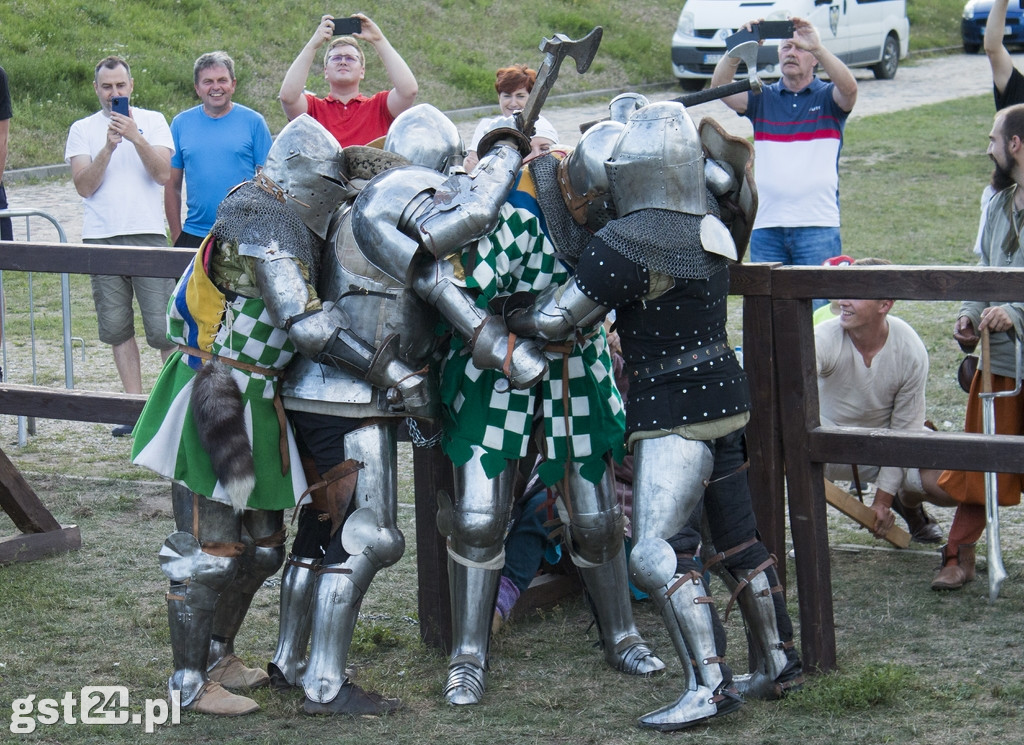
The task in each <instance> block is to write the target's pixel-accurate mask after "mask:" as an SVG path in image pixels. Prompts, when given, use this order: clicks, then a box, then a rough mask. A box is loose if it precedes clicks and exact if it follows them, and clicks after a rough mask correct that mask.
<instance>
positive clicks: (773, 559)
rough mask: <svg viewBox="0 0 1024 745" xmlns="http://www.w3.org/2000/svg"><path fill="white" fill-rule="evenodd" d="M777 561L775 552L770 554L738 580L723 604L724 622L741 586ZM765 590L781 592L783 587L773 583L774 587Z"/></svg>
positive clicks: (743, 586) (727, 618)
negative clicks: (725, 603) (726, 603)
mask: <svg viewBox="0 0 1024 745" xmlns="http://www.w3.org/2000/svg"><path fill="white" fill-rule="evenodd" d="M778 563H779V560H778V559H777V558H776V557H775V554H770V555H769V556H768V558H767V559H765V560H764V561H762V562H761V563H760V564H758V565H757V566H756V567H755V568H754V570H753V571H751V572H750V573H749V574H748V575H747V576H746V577H744V578H742V579H741V580H739V582H738V583H737V584H736V589H734V590H733V591H732V597H731V598H729V603H728V605H726V606H725V621H724V622H728V620H729V611H730V610H732V606H733V603H735V602H736V598H738V597H739V595H740V592H741V591H742V590H743V588H745V587H746V586H747V585H749V584H750V580H751V579H753V578H754V577H756V576H757V575H758V574H760V573H761V572H763V571H764V570H765V569H767V568H768V567H773V566H775V565H777V564H778ZM765 592H766V593H767V595H769V596H770V595H771V594H772V593H775V592H783V588H782V585H775V586H774V587H770V588H768V589H767V590H766V591H765Z"/></svg>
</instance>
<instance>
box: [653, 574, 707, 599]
mask: <svg viewBox="0 0 1024 745" xmlns="http://www.w3.org/2000/svg"><path fill="white" fill-rule="evenodd" d="M701 581H702V579H701V576H700V573H698V572H694V571H690V572H687V573H686V574H684V575H682V576H681V577H679V579H677V580H676V581H675V582H673V583H672V584H671V585H669V588H668V590H666V591H665V596H666V597H672V595H673V594H675V591H676V590H678V589H679V588H680V587H682V586H683V585H685V584H686V583H687V582H694V583H697V582H701ZM694 602H695V603H704V604H710V603H714V602H715V601H714V600H713V599H712V598H711V597H709V596H708V595H704V596H703V597H699V598H697V599H696V600H694Z"/></svg>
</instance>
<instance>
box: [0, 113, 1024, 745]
mask: <svg viewBox="0 0 1024 745" xmlns="http://www.w3.org/2000/svg"><path fill="white" fill-rule="evenodd" d="M991 114H992V112H991V99H990V98H988V97H987V96H978V97H977V98H973V99H967V100H965V101H961V102H957V103H947V104H942V105H938V106H931V107H924V108H921V109H917V110H913V111H910V112H904V113H899V114H889V115H884V116H877V117H867V118H864V119H860V120H856V121H855V122H851V124H850V126H849V128H848V130H847V145H846V147H845V149H844V157H843V165H842V191H843V194H842V199H843V205H842V206H843V216H844V241H845V248H846V251H847V252H848V253H851V254H853V255H855V256H866V255H875V256H883V257H885V258H889V259H891V260H893V261H896V262H903V263H910V264H934V265H940V264H943V265H945V264H953V265H956V264H959V265H968V264H973V263H974V259H973V257H972V255H971V253H970V246H971V244H972V243H973V237H974V230H975V228H976V225H977V209H978V196H979V194H980V191H981V187H982V185H983V184H984V182H985V180H986V179H987V175H988V172H989V170H990V168H989V165H988V163H987V161H986V160H985V159H984V155H983V153H984V147H985V136H986V134H987V131H988V126H989V122H990V121H991ZM36 280H37V281H36V282H35V283H34V296H35V305H36V311H37V312H36V319H35V323H36V328H37V334H38V335H39V337H40V342H39V344H38V345H37V347H38V349H37V356H38V359H39V366H40V374H39V382H40V383H45V384H48V385H62V382H63V373H62V370H63V368H62V359H61V357H60V354H59V346H58V344H57V342H56V339H58V338H59V321H58V320H57V317H56V316H57V313H58V311H57V308H58V303H57V301H56V293H57V288H56V284H55V279H54V278H50V277H42V276H37V278H36ZM4 282H5V290H6V293H7V312H8V319H7V320H8V325H7V343H8V352H9V355H12V358H13V355H15V354H17V355H19V357H18V359H20V360H24V359H25V357H24V356H25V355H28V354H29V350H30V347H29V344H28V342H27V334H28V332H27V329H28V323H29V321H28V317H27V310H26V309H27V305H28V302H27V292H28V288H27V284H26V282H25V280H24V278H23V277H19V276H18V275H17V274H16V273H9V272H5V274H4ZM72 295H73V298H74V304H75V312H74V319H75V320H74V325H73V332H74V334H75V335H76V336H81V337H83V338H84V339H87V340H89V341H88V344H89V348H88V351H87V353H86V358H85V362H84V363H81V362H79V361H77V359H78V358H77V352H76V378H78V379H79V381H80V387H83V388H95V389H103V390H117V388H118V384H117V378H116V374H115V373H114V372H113V366H112V363H111V362H110V361H109V353H108V352H107V351H106V350H105V349H103V348H102V347H99V346H98V345H97V344H96V342H95V341H94V339H95V333H96V332H95V321H94V319H92V311H91V299H90V297H89V295H88V289H87V283H86V282H85V281H84V279H83V278H73V282H72ZM955 310H956V308H955V305H954V304H949V303H943V304H931V303H898V304H897V311H895V312H897V313H898V314H899V315H900V316H901V317H903V318H904V319H905V320H907V321H909V322H910V323H911V324H912V325H914V326H915V327H916V328H917V329H918V331H919V332H920V333H921V335H922V337H923V338H924V339H925V343H926V346H927V347H928V348H929V351H930V353H931V373H930V378H929V407H928V415H929V417H931V418H932V419H934V420H935V421H936V422H937V423H938V424H940V427H942V426H947V424H946V423H948V426H947V428H948V429H952V430H958V429H960V427H961V424H962V417H963V404H964V399H965V396H964V395H963V394H962V393H961V392H960V391H959V390H958V389H957V388H956V387H955V382H954V381H953V378H952V371H953V369H954V366H955V363H956V362H957V361H958V360H959V352H958V351H957V350H956V347H955V345H954V344H953V342H952V341H951V339H950V335H949V334H950V329H951V326H952V322H953V318H954V316H955ZM153 357H154V356H153V355H148V356H147V357H146V364H147V367H146V369H145V371H144V372H145V376H146V379H147V381H152V380H153V378H154V376H155V374H156V368H155V364H154V362H153ZM19 382H23V381H19ZM15 426H16V423H15V420H14V419H13V418H12V417H3V418H2V419H0V444H2V447H3V448H4V450H5V452H7V453H8V455H9V456H10V457H11V458H12V460H13V461H14V463H15V465H16V466H18V467H19V468H20V469H22V471H23V472H24V473H25V474H26V475H27V478H28V480H29V482H30V483H31V485H32V486H33V487H34V488H35V490H36V491H37V493H39V494H40V495H41V497H42V498H43V500H44V502H45V503H46V504H47V506H48V507H49V508H50V509H51V510H52V511H53V513H54V514H55V515H56V517H57V519H58V520H59V521H60V522H61V523H63V524H70V523H75V524H78V525H80V526H81V529H82V535H83V543H84V546H83V549H82V550H81V551H79V552H76V553H73V554H69V555H64V556H59V557H54V558H50V559H45V560H41V561H37V562H34V563H31V564H16V565H10V566H6V567H0V728H2V729H0V731H2V732H3V735H0V741H2V742H29V743H47V744H49V743H54V744H56V743H60V744H61V745H65V744H67V743H74V744H76V745H77V744H78V743H83V744H89V745H92V744H93V743H97V744H98V743H104V744H106V743H111V742H113V743H120V742H124V743H136V742H139V741H152V742H163V743H195V742H221V743H294V742H308V743H366V742H385V741H386V742H390V743H395V744H396V745H404V744H406V743H408V744H409V745H414V744H415V745H418V744H419V743H427V742H431V743H433V742H437V743H449V742H458V743H463V744H465V745H477V744H478V743H479V744H480V745H491V744H493V743H495V742H500V743H503V744H504V743H510V744H511V745H530V744H535V743H545V744H547V743H552V744H554V743H558V744H563V743H564V744H566V745H576V744H577V743H585V744H587V745H590V744H593V745H606V744H615V745H617V744H619V743H630V744H632V743H650V742H660V741H661V738H662V737H663V736H661V735H656V734H652V733H648V732H643V731H640V730H638V729H636V728H635V726H634V721H635V719H636V717H637V716H639V715H640V714H643V713H644V712H647V711H650V710H652V709H654V708H657V707H658V706H660V705H662V704H664V703H666V702H668V701H670V700H673V699H675V697H676V696H677V695H678V693H679V690H680V686H681V685H682V682H681V681H682V676H681V673H680V670H679V666H678V663H677V662H676V661H675V660H674V659H671V657H672V655H671V651H670V650H671V644H670V642H669V639H668V637H667V635H666V634H665V632H664V629H663V627H662V625H661V623H660V620H659V619H658V617H657V615H656V614H655V612H654V611H653V609H652V608H651V607H650V606H649V604H646V603H639V604H636V605H635V607H634V610H635V613H636V617H637V622H638V625H639V626H640V629H641V631H642V632H643V633H644V634H645V636H646V637H647V638H648V639H649V640H650V641H651V642H652V644H653V645H654V646H655V647H656V649H657V650H658V651H659V652H660V653H661V654H663V655H664V656H665V657H666V660H667V662H668V665H669V669H668V671H667V674H666V675H663V676H661V677H659V678H656V679H652V680H648V681H636V680H631V679H627V678H624V677H622V676H620V675H618V674H615V673H613V672H611V671H610V670H608V669H607V667H606V666H605V665H604V663H603V662H602V659H601V656H600V654H599V653H598V652H597V651H596V650H595V649H594V648H593V643H594V642H595V641H596V634H595V632H594V630H593V629H592V628H591V627H590V614H589V610H588V609H587V607H586V605H585V603H584V602H583V601H582V600H581V599H579V598H567V599H565V600H564V601H563V602H561V603H560V604H559V605H557V606H555V607H553V608H549V609H546V610H544V611H540V612H536V613H533V614H529V615H528V616H527V617H526V618H524V619H522V620H520V621H518V622H516V623H513V624H512V625H511V626H510V627H509V628H507V629H506V630H505V631H503V632H502V634H500V635H499V636H498V637H497V638H496V640H495V642H494V645H493V647H492V653H493V660H492V669H491V672H490V677H489V681H488V692H487V694H486V697H485V700H484V702H483V704H481V705H480V706H477V707H469V708H467V709H452V708H450V707H447V706H446V705H445V704H444V703H443V700H442V698H441V689H442V686H443V681H444V676H445V664H446V663H445V659H444V658H443V656H442V655H441V654H440V653H439V652H437V651H435V650H432V649H428V648H426V647H424V646H423V645H422V644H421V643H420V641H419V635H418V627H417V618H416V616H417V604H416V576H415V569H414V567H415V556H416V545H415V530H414V524H413V511H412V485H411V474H410V472H409V471H410V468H409V462H410V452H409V450H408V447H406V448H404V449H403V450H402V453H401V461H402V465H403V471H402V474H401V477H402V478H401V490H400V498H401V501H402V508H401V511H400V515H401V525H402V528H403V530H404V532H405V535H406V539H407V542H408V548H407V551H406V555H405V557H404V558H403V560H402V561H401V562H400V563H399V564H398V565H396V566H395V567H392V568H390V569H388V570H386V571H385V572H384V573H382V574H381V575H380V576H379V577H378V578H377V580H376V581H375V583H374V585H373V586H372V588H371V590H370V593H369V594H368V596H367V598H366V602H365V603H364V605H363V607H362V612H361V621H360V624H359V625H358V627H357V637H356V643H355V645H354V647H353V653H352V657H351V662H352V663H354V664H355V666H356V667H357V670H358V677H357V680H358V681H359V682H360V683H363V684H365V685H366V686H367V687H370V688H375V689H378V690H381V691H383V692H385V693H387V694H389V695H398V696H400V697H402V698H403V700H404V701H405V703H406V708H405V710H404V711H402V712H400V713H398V714H397V715H396V716H394V717H390V718H386V719H383V720H379V721H377V720H348V719H342V720H322V719H312V718H308V717H305V716H304V715H303V714H302V713H301V712H300V711H299V707H300V702H301V699H300V698H298V697H296V696H281V695H278V694H274V693H271V692H269V691H258V692H256V693H255V694H254V697H255V698H256V700H257V701H258V702H259V703H260V704H261V706H262V707H263V710H262V711H261V712H260V713H258V714H256V715H253V716H251V717H247V718H244V719H240V720H228V721H224V720H221V721H216V720H211V719H209V718H203V717H201V716H194V715H185V716H184V717H183V719H182V721H181V723H180V724H177V725H173V726H163V727H160V728H158V729H157V731H156V733H154V734H151V735H149V734H144V733H143V732H142V729H141V725H136V726H133V725H130V724H128V725H123V726H104V725H98V724H82V723H70V722H66V721H58V722H56V723H53V724H46V725H43V724H38V726H37V728H36V731H35V732H33V733H31V734H21V733H18V732H13V731H10V725H11V724H12V722H11V712H12V708H11V707H12V703H13V701H14V700H15V699H22V698H25V697H28V696H35V699H34V702H36V703H38V701H39V699H42V698H52V699H61V698H62V697H63V696H64V694H65V693H66V692H73V693H74V694H75V695H76V696H77V695H78V694H79V692H80V690H81V688H82V687H83V686H90V685H119V686H124V687H126V688H127V689H128V691H129V692H130V708H131V710H132V711H141V708H142V705H143V701H144V700H145V699H156V698H160V697H162V696H163V695H164V692H165V683H166V678H167V676H168V675H169V673H170V650H169V639H168V632H167V624H166V610H165V604H164V597H163V596H164V592H165V591H166V580H165V578H164V577H163V575H162V574H161V573H160V570H159V567H158V562H157V559H156V553H157V550H158V547H159V545H160V543H161V542H162V541H163V539H164V537H165V536H166V535H167V533H168V532H170V531H171V530H172V525H173V520H172V518H171V515H170V511H169V500H168V499H167V496H168V491H169V490H168V487H167V485H166V484H161V483H157V482H155V481H154V480H153V478H152V475H151V474H149V473H148V472H145V471H143V470H141V469H138V468H135V467H133V466H131V465H130V464H129V463H128V443H127V442H125V441H124V440H112V439H111V438H110V436H109V430H108V428H107V427H104V426H103V425H90V424H78V423H65V422H60V421H56V420H40V421H39V422H38V428H37V434H35V435H33V436H31V437H30V438H29V444H28V446H27V447H25V448H18V447H16V446H15V445H14V444H13V440H14V439H15ZM935 514H936V516H937V517H938V519H939V521H940V523H941V524H942V525H943V527H944V528H945V529H947V530H948V527H949V523H950V520H951V518H952V511H951V510H942V509H937V510H935ZM12 531H13V526H12V525H11V524H10V521H9V520H8V518H6V517H5V516H2V515H0V534H9V533H11V532H12ZM828 533H829V542H830V546H831V561H832V567H833V573H832V583H833V597H832V602H833V605H834V609H835V627H836V629H835V630H836V637H837V643H838V670H837V671H836V672H835V673H833V674H830V675H827V676H817V677H813V678H812V679H811V680H810V681H809V683H808V685H807V686H805V688H804V690H802V691H800V692H799V693H797V694H795V695H793V696H791V697H790V698H789V699H788V700H786V701H784V702H781V703H761V702H749V703H748V704H747V705H746V706H745V707H743V709H741V710H740V711H739V712H737V713H736V714H733V715H730V716H728V717H725V718H723V719H721V720H716V721H713V722H711V723H709V724H708V725H706V726H702V727H698V728H695V729H694V730H691V731H689V732H687V733H685V734H681V735H678V736H675V737H674V740H673V741H675V740H679V741H683V739H685V741H686V742H694V743H713V742H714V743H717V742H739V743H751V744H758V745H784V744H788V743H792V742H794V741H796V742H801V743H805V744H806V745H832V744H833V743H854V744H858V745H878V744H879V743H907V744H909V745H962V743H965V742H977V743H1001V744H1002V743H1010V744H1013V743H1022V742H1024V733H1022V731H1021V726H1020V722H1021V717H1022V716H1024V710H1022V702H1024V672H1022V669H1024V667H1022V663H1024V652H1022V647H1021V644H1020V634H1019V627H1020V618H1021V612H1022V610H1024V540H1022V538H1024V516H1022V513H1021V511H1020V510H1019V509H1006V510H1003V545H1004V558H1005V561H1006V564H1007V568H1008V570H1009V572H1010V577H1009V579H1007V581H1006V583H1005V584H1004V585H1003V592H1002V597H1001V598H1000V599H999V601H998V602H996V603H995V604H993V605H989V604H988V602H987V577H986V575H985V572H984V571H982V572H981V573H980V574H979V578H978V581H977V582H975V583H974V584H973V585H969V586H968V587H967V589H965V590H963V591H962V592H959V593H952V594H948V595H946V594H938V593H934V592H932V591H931V590H930V589H929V583H930V579H931V576H932V573H933V571H934V569H935V567H936V565H937V557H936V553H935V551H934V550H933V549H923V548H921V547H917V546H914V547H912V550H908V551H890V550H888V549H887V548H886V546H885V545H884V544H879V543H878V542H876V541H874V540H873V539H872V538H871V537H870V536H869V535H868V534H867V533H866V532H864V531H863V530H860V529H858V528H856V527H855V526H854V525H853V524H852V523H851V522H850V521H849V520H848V519H846V518H844V517H842V516H840V515H838V514H837V513H835V512H832V511H830V514H829V531H828ZM980 548H982V550H981V551H979V553H983V547H980ZM782 560H783V561H788V562H789V565H788V576H789V578H790V586H789V587H788V599H789V604H790V612H791V614H792V615H793V616H794V619H795V618H796V598H797V593H798V592H799V590H800V588H799V587H797V586H796V582H795V579H793V578H794V577H795V570H794V567H793V564H792V561H791V560H790V559H786V558H785V557H782ZM983 567H984V562H982V568H983ZM271 585H273V583H271ZM714 592H715V595H716V600H717V602H718V604H719V607H724V603H725V602H726V594H725V592H724V590H723V588H722V587H721V585H720V584H717V583H716V584H715V587H714ZM277 602H278V589H277V587H276V586H268V587H266V588H265V589H264V590H262V591H261V592H260V593H259V594H258V595H257V598H256V601H255V603H254V606H253V610H252V611H251V613H250V617H249V619H248V620H247V623H246V625H245V627H243V631H242V634H241V635H240V636H239V638H238V642H237V647H238V651H239V653H240V654H241V655H242V656H243V658H244V659H246V661H247V662H248V663H249V664H252V665H262V664H265V662H266V661H267V659H269V656H270V655H271V654H272V651H273V648H274V643H275V639H276V629H277V624H276V615H277ZM728 628H729V634H730V647H729V650H730V651H729V655H730V659H731V661H732V663H733V665H734V666H735V667H737V668H740V669H742V667H743V650H744V640H743V630H742V627H741V625H740V620H739V615H738V614H733V616H732V617H731V618H730V620H729V624H728ZM797 633H798V636H799V628H798V629H797ZM29 719H30V720H32V721H35V720H33V719H32V717H29ZM58 719H61V717H58ZM24 721H25V720H24V718H23V719H19V722H22V723H24ZM8 732H10V734H8Z"/></svg>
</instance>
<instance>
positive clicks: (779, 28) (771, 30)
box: [757, 21, 793, 39]
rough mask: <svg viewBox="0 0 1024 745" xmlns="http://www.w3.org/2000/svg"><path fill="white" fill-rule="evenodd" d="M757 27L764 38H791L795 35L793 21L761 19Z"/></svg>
mask: <svg viewBox="0 0 1024 745" xmlns="http://www.w3.org/2000/svg"><path fill="white" fill-rule="evenodd" d="M757 28H758V33H759V34H760V35H761V38H762V39H789V38H792V36H793V22H792V21H761V22H760V23H759V24H757Z"/></svg>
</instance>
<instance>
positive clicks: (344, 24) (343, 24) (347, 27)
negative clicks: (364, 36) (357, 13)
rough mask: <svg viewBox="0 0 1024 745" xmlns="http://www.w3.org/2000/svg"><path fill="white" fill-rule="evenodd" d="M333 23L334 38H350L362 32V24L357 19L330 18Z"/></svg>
mask: <svg viewBox="0 0 1024 745" xmlns="http://www.w3.org/2000/svg"><path fill="white" fill-rule="evenodd" d="M331 20H332V21H334V35H335V36H351V35H352V34H358V33H360V32H361V31H362V30H363V22H362V20H361V19H359V18H353V17H351V16H350V17H348V18H332V19H331Z"/></svg>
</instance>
